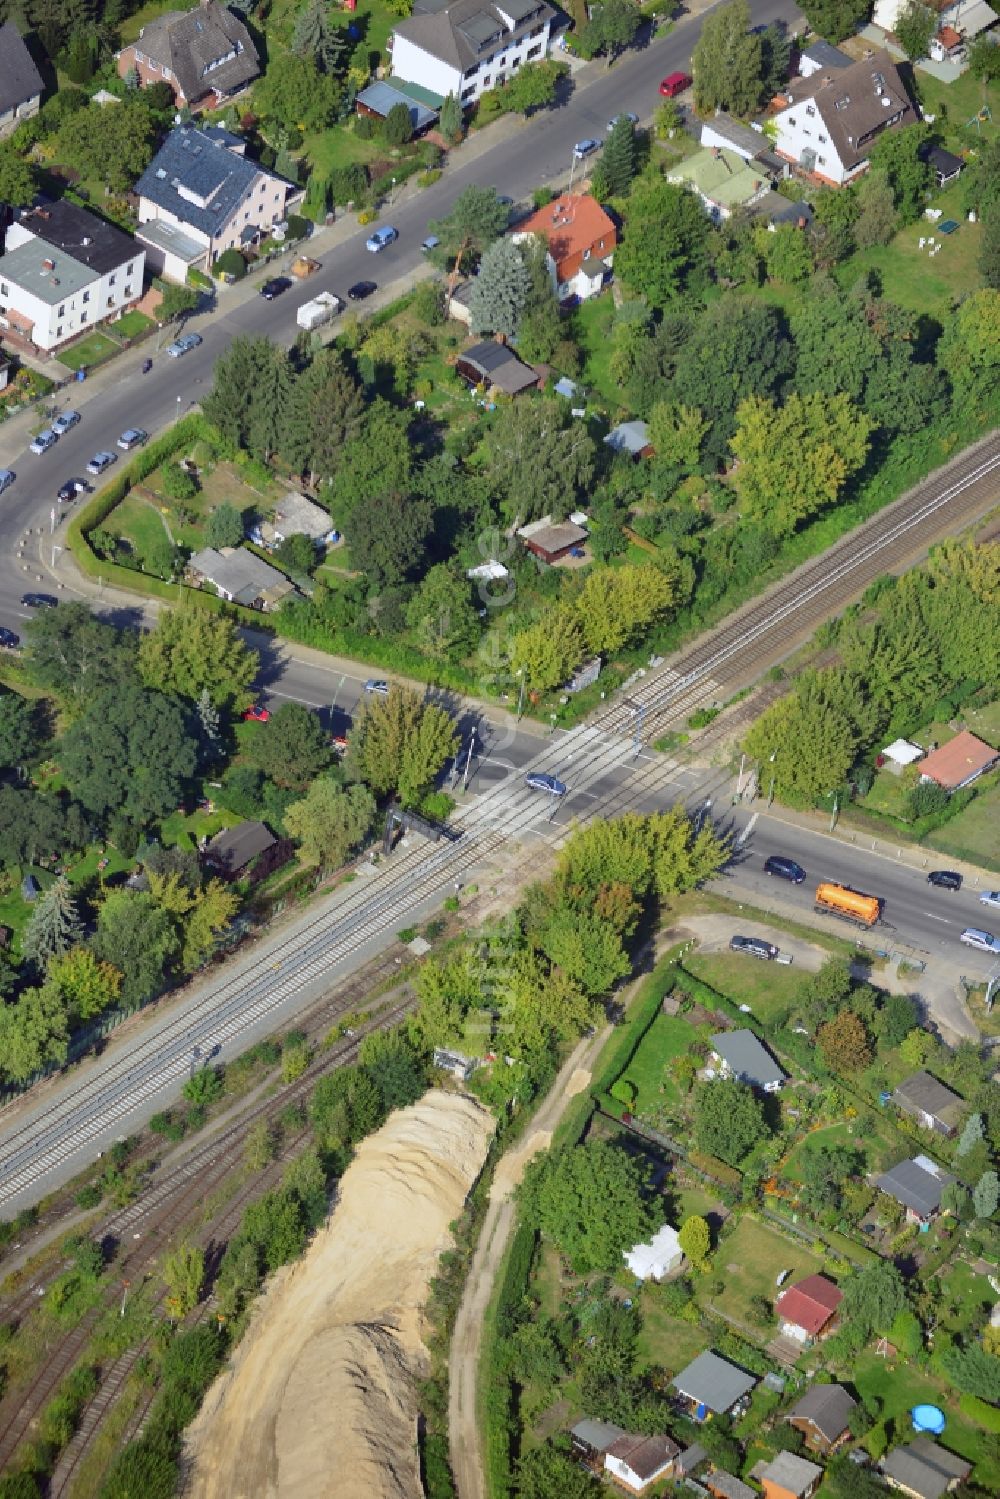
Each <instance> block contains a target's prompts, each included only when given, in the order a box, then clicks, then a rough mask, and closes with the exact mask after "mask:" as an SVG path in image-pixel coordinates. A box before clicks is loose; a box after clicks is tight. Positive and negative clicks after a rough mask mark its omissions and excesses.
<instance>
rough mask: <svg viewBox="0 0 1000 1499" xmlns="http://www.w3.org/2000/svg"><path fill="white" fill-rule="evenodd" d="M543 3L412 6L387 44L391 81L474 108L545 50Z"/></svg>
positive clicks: (510, 0) (469, 1) (487, 0)
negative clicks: (477, 102)
mask: <svg viewBox="0 0 1000 1499" xmlns="http://www.w3.org/2000/svg"><path fill="white" fill-rule="evenodd" d="M554 18H555V12H554V11H553V10H552V9H551V7H550V6H548V5H546V4H545V0H496V3H494V0H415V4H414V6H413V13H412V15H410V16H409V17H408V18H407V19H406V20H405V21H400V23H399V25H398V26H397V27H396V28H395V30H394V31H393V33H392V35H391V36H390V38H389V41H388V47H389V52H390V56H391V58H392V72H393V76H394V77H396V78H402V79H403V80H404V81H405V82H407V83H416V84H419V85H420V86H421V88H425V89H429V90H430V91H431V92H432V93H434V94H439V95H440V96H441V98H446V97H447V96H448V94H454V95H455V97H456V98H457V99H459V100H460V101H461V103H462V104H463V105H466V106H467V105H470V104H474V103H475V102H476V100H477V99H478V98H479V97H480V95H481V94H483V93H485V92H486V90H487V89H490V88H498V87H500V86H502V85H503V84H504V83H506V82H507V81H508V79H509V78H511V77H512V76H513V74H514V73H516V72H517V69H518V68H519V67H521V65H522V64H523V63H526V62H538V61H540V60H541V59H542V58H543V57H545V56H546V54H547V52H548V49H549V36H550V33H551V30H552V22H553V20H554Z"/></svg>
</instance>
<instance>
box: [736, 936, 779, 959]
mask: <svg viewBox="0 0 1000 1499" xmlns="http://www.w3.org/2000/svg"><path fill="white" fill-rule="evenodd" d="M729 950H730V952H745V953H748V954H749V956H750V957H751V958H763V959H764V960H765V961H769V960H770V959H772V958H776V957H777V956H778V949H777V948H776V947H775V945H774V943H773V942H765V941H764V939H763V937H739V936H737V937H730V939H729Z"/></svg>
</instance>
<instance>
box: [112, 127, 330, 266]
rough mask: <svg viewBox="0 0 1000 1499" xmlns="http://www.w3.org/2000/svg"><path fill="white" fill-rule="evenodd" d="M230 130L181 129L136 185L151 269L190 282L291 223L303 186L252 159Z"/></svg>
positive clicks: (138, 234) (173, 133)
mask: <svg viewBox="0 0 1000 1499" xmlns="http://www.w3.org/2000/svg"><path fill="white" fill-rule="evenodd" d="M245 149H246V148H245V143H244V141H243V140H242V139H241V137H239V136H235V135H231V134H230V133H229V132H228V131H226V130H218V129H213V128H209V129H205V130H201V129H199V128H198V127H197V126H196V125H178V126H176V127H175V128H174V129H173V130H171V132H170V134H169V135H168V136H167V138H166V140H165V141H164V143H163V145H162V146H161V147H160V149H159V151H158V152H157V153H156V155H155V156H154V157H153V160H152V161H151V162H150V163H149V166H148V167H147V168H146V170H145V171H144V172H143V174H142V176H141V177H140V178H139V181H138V182H137V183H136V185H135V191H136V193H137V195H138V198H139V225H138V228H137V229H136V238H137V239H139V240H141V241H142V243H143V244H144V245H145V246H146V250H147V258H148V260H149V264H150V266H151V267H152V268H153V269H154V270H157V271H161V272H162V273H163V275H165V276H168V277H170V278H171V279H172V280H175V281H183V280H184V279H185V277H186V275H187V272H188V269H189V268H190V267H191V266H194V267H195V268H196V269H198V270H205V269H207V268H208V267H209V266H211V265H212V264H213V263H214V262H215V261H216V260H217V259H218V257H219V256H220V255H221V254H222V253H223V251H224V250H231V249H240V248H241V247H244V246H246V245H251V244H255V243H257V242H258V241H259V240H260V239H262V238H263V237H264V236H265V235H266V234H267V233H268V231H269V230H270V229H272V228H273V226H274V225H275V224H278V223H280V222H281V221H282V219H284V218H285V216H286V214H287V212H288V209H289V206H290V205H291V204H292V203H293V202H296V201H297V200H298V199H299V198H300V197H301V196H302V189H301V188H299V187H296V186H295V184H294V183H291V182H286V181H285V179H284V177H279V176H278V175H277V174H276V173H275V172H269V171H268V170H267V168H266V167H262V166H261V165H260V163H259V162H257V161H251V160H250V158H249V157H248V156H247V155H246V154H245Z"/></svg>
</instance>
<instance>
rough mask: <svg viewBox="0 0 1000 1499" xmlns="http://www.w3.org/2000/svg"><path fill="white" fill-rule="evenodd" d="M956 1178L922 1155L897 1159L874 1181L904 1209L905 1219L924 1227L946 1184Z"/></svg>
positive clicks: (938, 1208)
mask: <svg viewBox="0 0 1000 1499" xmlns="http://www.w3.org/2000/svg"><path fill="white" fill-rule="evenodd" d="M954 1180H955V1178H954V1177H953V1176H951V1175H950V1174H949V1173H948V1172H947V1171H945V1170H944V1168H943V1167H942V1166H938V1165H937V1164H936V1162H934V1161H932V1160H930V1159H928V1157H927V1156H925V1155H918V1156H914V1158H913V1159H912V1160H910V1161H900V1163H899V1165H898V1166H893V1168H892V1170H891V1171H884V1172H883V1173H882V1175H881V1176H880V1177H878V1178H877V1179H876V1182H875V1185H876V1187H878V1189H879V1191H880V1192H885V1193H886V1195H887V1196H888V1197H892V1198H893V1199H894V1200H895V1201H896V1202H898V1203H900V1204H901V1205H902V1206H903V1207H904V1208H905V1209H906V1221H907V1222H908V1223H919V1224H920V1225H921V1227H926V1226H927V1225H928V1224H929V1223H932V1222H933V1220H934V1219H935V1218H936V1217H937V1215H938V1213H939V1212H940V1211H941V1196H942V1193H943V1192H944V1189H945V1187H947V1186H950V1185H951V1183H952V1182H953V1181H954Z"/></svg>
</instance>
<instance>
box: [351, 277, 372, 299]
mask: <svg viewBox="0 0 1000 1499" xmlns="http://www.w3.org/2000/svg"><path fill="white" fill-rule="evenodd" d="M374 291H378V282H377V281H355V283H354V285H353V286H349V287H348V288H347V295H348V296H349V297H350V299H351V301H352V302H363V301H364V300H365V297H370V296H371V294H372V292H374Z"/></svg>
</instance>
